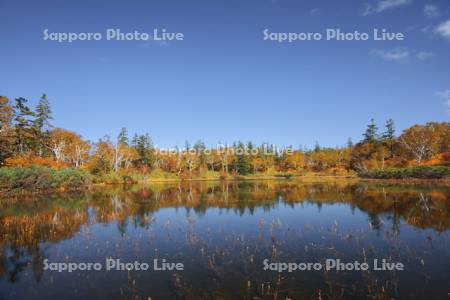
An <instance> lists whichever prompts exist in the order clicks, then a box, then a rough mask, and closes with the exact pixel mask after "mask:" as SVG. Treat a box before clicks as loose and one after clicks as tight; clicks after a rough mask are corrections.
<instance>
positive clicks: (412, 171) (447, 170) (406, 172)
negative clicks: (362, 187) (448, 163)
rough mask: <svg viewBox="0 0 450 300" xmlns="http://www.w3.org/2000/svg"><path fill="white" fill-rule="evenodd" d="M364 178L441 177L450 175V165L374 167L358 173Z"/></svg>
mask: <svg viewBox="0 0 450 300" xmlns="http://www.w3.org/2000/svg"><path fill="white" fill-rule="evenodd" d="M358 175H359V176H360V177H362V178H374V179H408V178H418V179H441V178H446V177H450V167H445V166H418V167H411V168H387V169H372V170H367V171H363V172H360V173H358Z"/></svg>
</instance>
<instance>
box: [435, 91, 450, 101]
mask: <svg viewBox="0 0 450 300" xmlns="http://www.w3.org/2000/svg"><path fill="white" fill-rule="evenodd" d="M436 95H437V96H439V97H441V98H446V99H447V98H448V99H449V100H450V90H445V91H441V92H436Z"/></svg>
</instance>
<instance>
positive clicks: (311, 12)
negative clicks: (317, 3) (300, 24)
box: [309, 7, 320, 16]
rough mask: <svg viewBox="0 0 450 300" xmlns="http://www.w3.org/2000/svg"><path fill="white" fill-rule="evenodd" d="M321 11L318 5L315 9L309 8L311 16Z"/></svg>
mask: <svg viewBox="0 0 450 300" xmlns="http://www.w3.org/2000/svg"><path fill="white" fill-rule="evenodd" d="M319 13H320V9H318V8H317V7H316V8H313V9H311V10H309V14H310V15H311V16H314V15H317V14H319Z"/></svg>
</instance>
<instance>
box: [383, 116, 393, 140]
mask: <svg viewBox="0 0 450 300" xmlns="http://www.w3.org/2000/svg"><path fill="white" fill-rule="evenodd" d="M385 128H386V130H385V131H384V132H383V135H382V138H383V139H384V140H393V139H395V126H394V120H392V119H388V120H387V121H386V125H385Z"/></svg>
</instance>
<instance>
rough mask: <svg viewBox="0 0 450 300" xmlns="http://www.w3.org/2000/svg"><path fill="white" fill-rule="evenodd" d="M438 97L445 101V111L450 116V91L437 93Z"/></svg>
mask: <svg viewBox="0 0 450 300" xmlns="http://www.w3.org/2000/svg"><path fill="white" fill-rule="evenodd" d="M436 95H437V96H439V97H441V98H443V99H445V101H444V106H445V111H446V112H447V113H448V114H449V115H450V90H445V91H441V92H436Z"/></svg>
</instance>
